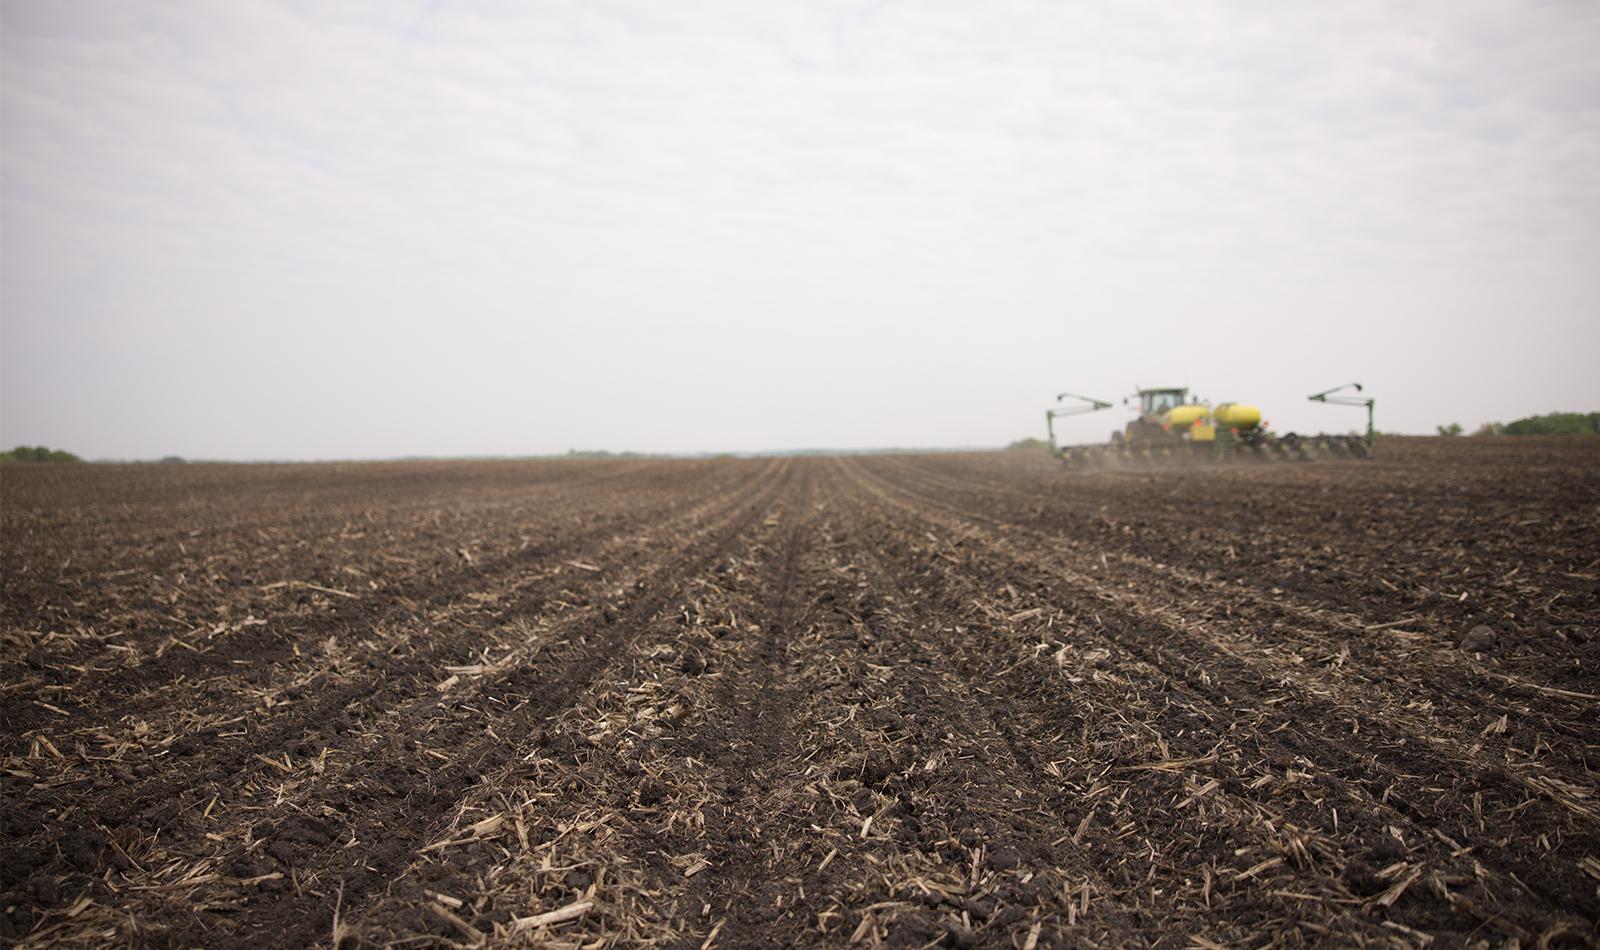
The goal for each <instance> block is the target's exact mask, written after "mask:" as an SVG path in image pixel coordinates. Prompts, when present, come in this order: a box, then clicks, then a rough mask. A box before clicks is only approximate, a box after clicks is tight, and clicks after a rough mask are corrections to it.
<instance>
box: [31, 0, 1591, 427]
mask: <svg viewBox="0 0 1600 950" xmlns="http://www.w3.org/2000/svg"><path fill="white" fill-rule="evenodd" d="M0 14H3V17H0V47H3V49H0V52H3V57H0V70H3V74H0V443H4V444H5V445H11V444H15V443H19V442H24V443H29V444H32V443H36V442H42V443H47V444H49V445H52V446H61V447H64V448H67V449H69V450H72V451H76V452H78V453H79V454H82V455H86V456H91V457H112V458H137V457H152V456H159V455H165V454H169V453H176V454H181V455H185V456H192V457H202V458H251V459H253V458H358V457H384V456H395V455H405V454H480V453H481V454H524V453H544V452H561V451H565V450H567V449H568V448H572V447H581V448H609V449H613V450H622V449H635V450H644V451H698V450H755V449H763V448H781V447H800V446H837V447H862V446H887V445H919V446H953V445H997V444H1003V443H1005V442H1007V441H1010V440H1012V439H1015V438H1019V437H1022V436H1026V435H1043V431H1044V426H1043V415H1042V413H1043V410H1044V409H1045V408H1046V407H1047V406H1048V405H1050V404H1051V400H1052V397H1053V396H1054V394H1055V393H1057V392H1059V391H1061V390H1071V391H1074V392H1084V393H1088V394H1091V395H1097V396H1101V397H1103V398H1117V397H1120V396H1122V395H1123V394H1125V393H1127V392H1129V391H1131V390H1132V388H1133V387H1134V386H1135V385H1136V384H1139V385H1146V386H1151V385H1190V386H1193V387H1195V389H1196V390H1197V391H1198V392H1199V394H1200V395H1202V396H1205V397H1208V398H1211V399H1215V400H1224V399H1232V400H1238V401H1245V402H1254V403H1257V404H1259V405H1261V406H1262V407H1263V409H1264V410H1265V412H1266V416H1267V418H1268V420H1269V421H1271V422H1272V423H1273V425H1274V427H1275V428H1277V429H1279V430H1288V429H1298V430H1300V431H1307V430H1317V429H1328V430H1338V431H1344V430H1348V429H1351V428H1354V427H1357V426H1358V425H1360V424H1361V414H1360V412H1359V410H1354V409H1344V410H1340V409H1334V408H1330V407H1324V406H1318V405H1315V404H1311V403H1308V402H1306V401H1305V398H1304V397H1305V395H1306V394H1307V393H1309V392H1312V391H1315V390H1319V389H1325V388H1327V387H1330V386H1333V385H1337V384H1339V383H1344V382H1349V381H1352V380H1359V381H1361V382H1364V383H1366V384H1368V388H1369V390H1370V392H1371V393H1372V394H1373V395H1375V396H1376V397H1377V398H1378V423H1379V426H1380V428H1383V429H1388V430H1399V431H1408V432H1431V431H1432V429H1433V427H1434V426H1435V425H1436V424H1439V423H1444V422H1451V421H1458V422H1460V423H1462V424H1463V425H1465V426H1467V427H1468V428H1471V427H1473V426H1475V425H1476V424H1478V423H1481V422H1484V421H1488V420H1501V421H1507V420H1509V419H1512V418H1516V417H1519V416H1523V415H1529V414H1533V413H1539V412H1547V411H1551V410H1586V411H1589V410H1600V372H1597V370H1596V356H1597V354H1600V295H1597V291H1600V5H1596V4H1593V3H1588V2H1543V3H1526V4H1514V3H1478V2H1470V0H1468V2H1460V0H1451V2H1442V3H1436V4H1428V3H1408V4H1388V3H1384V4H1368V3H1361V2H1348V3H1344V2H1341V3H1326V2H1321V0H1318V2H1295V0H1289V2H1282V3H1251V4H1238V5H1228V4H1220V5H1219V4H1214V3H1206V2H1196V3H1187V2H1186V3H1170V2H1150V3H1144V4H1139V3H1127V2H1120V0H1119V2H1111V3H1106V4H1103V5H1091V4H1078V3H1064V2H1048V3H1039V4H1028V3H1009V2H984V3H972V2H968V0H958V2H950V3H926V4H923V3H916V4H913V3H865V2H850V3H830V2H810V0H807V2H796V3H766V2H762V3H749V2H740V0H730V2H726V3H699V2H673V3H654V2H641V3H612V2H592V0H581V2H568V3H523V2H516V3H505V4H495V3H454V2H449V0H445V2H433V3H425V4H415V3H403V2H393V0H380V2H372V3H365V4H363V3H340V4H330V3H323V2H311V0H307V2H289V3H247V2H242V0H230V2H226V3H215V2H194V3H175V2H174V3H164V2H139V3H126V2H116V3H105V4H100V3H91V2H82V0H73V2H65V3H64V2H60V0H47V2H37V3H36V2H17V0H0ZM1126 418H1127V413H1126V411H1125V410H1123V409H1121V408H1120V407H1119V408H1118V409H1116V410H1114V411H1111V412H1105V413H1100V414H1098V415H1096V416H1094V417H1091V418H1088V419H1085V420H1079V421H1074V422H1072V423H1070V424H1068V425H1067V426H1066V427H1064V432H1063V435H1064V437H1065V438H1066V439H1067V440H1069V441H1100V440H1103V439H1104V438H1105V437H1106V435H1107V434H1108V433H1109V432H1110V430H1111V429H1112V428H1113V427H1117V426H1120V425H1121V424H1122V423H1123V422H1124V421H1125V420H1126Z"/></svg>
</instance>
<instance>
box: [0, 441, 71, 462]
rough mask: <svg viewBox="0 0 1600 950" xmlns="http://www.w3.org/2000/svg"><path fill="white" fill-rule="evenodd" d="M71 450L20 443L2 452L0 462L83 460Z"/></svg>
mask: <svg viewBox="0 0 1600 950" xmlns="http://www.w3.org/2000/svg"><path fill="white" fill-rule="evenodd" d="M81 461H83V459H81V458H78V457H77V456H76V455H73V454H72V453H71V452H63V451H61V450H60V449H50V448H46V447H44V446H42V445H32V446H30V445H19V446H17V447H16V448H14V449H12V450H11V451H9V452H0V462H81Z"/></svg>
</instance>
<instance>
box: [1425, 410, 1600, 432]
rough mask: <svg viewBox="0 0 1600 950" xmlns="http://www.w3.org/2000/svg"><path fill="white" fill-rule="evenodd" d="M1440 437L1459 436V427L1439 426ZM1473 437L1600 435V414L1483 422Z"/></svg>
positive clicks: (1576, 413)
mask: <svg viewBox="0 0 1600 950" xmlns="http://www.w3.org/2000/svg"><path fill="white" fill-rule="evenodd" d="M1438 429H1439V434H1440V435H1460V434H1461V425H1460V424H1459V423H1455V422H1452V423H1450V424H1449V425H1447V426H1439V427H1438ZM1473 435H1600V412H1551V413H1547V414H1545V415H1542V416H1529V417H1528V418H1526V419H1518V420H1517V421H1516V422H1507V423H1504V424H1502V423H1499V422H1485V423H1484V424H1483V425H1481V426H1479V427H1478V431H1476V432H1474V433H1473Z"/></svg>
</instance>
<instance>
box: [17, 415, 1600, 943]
mask: <svg viewBox="0 0 1600 950" xmlns="http://www.w3.org/2000/svg"><path fill="white" fill-rule="evenodd" d="M1381 453H1382V454H1381V458H1380V459H1379V460H1377V461H1374V462H1337V463H1312V464H1303V465H1276V466H1239V467H1231V468H1220V469H1205V470H1175V471H1159V472H1144V471H1120V472H1102V473H1086V474H1085V473H1069V472H1066V471H1063V470H1062V468H1061V467H1060V466H1059V465H1057V464H1056V463H1054V462H1053V461H1051V460H1050V459H1048V458H1046V457H1043V456H1031V455H1023V454H1018V453H1007V454H972V455H926V456H872V457H846V458H802V459H752V460H731V459H730V460H708V461H655V460H650V461H615V462H609V461H607V462H600V461H595V462H590V461H552V462H471V463H444V462H428V463H394V464H387V463H386V464H358V465H306V466H210V465H205V466H201V465H192V466H185V467H179V466H75V467H68V466H36V467H29V466H13V467H8V468H6V469H5V471H4V473H3V475H0V491H3V496H0V497H3V504H4V507H3V516H4V520H3V529H4V550H3V562H0V563H3V568H4V596H3V601H0V611H3V612H0V626H3V636H4V640H3V645H0V669H3V691H0V715H3V717H4V724H5V726H6V729H5V733H4V743H5V746H4V750H3V754H4V772H3V774H0V782H3V785H4V796H5V799H4V800H5V813H4V824H3V828H0V844H3V849H4V854H3V865H4V866H3V868H0V874H3V879H0V886H3V897H0V900H3V902H4V915H3V917H0V927H3V928H4V930H3V936H4V939H5V941H6V942H8V943H17V944H23V945H44V944H52V943H65V942H70V943H78V944H86V943H94V944H99V943H107V942H118V943H120V942H133V943H139V944H151V943H154V944H163V945H165V944H182V945H191V946H200V945H206V946H217V945H223V944H258V945H272V946H303V945H310V944H316V943H321V944H332V943H338V942H341V941H343V942H345V943H346V944H347V945H381V944H385V943H401V944H408V945H410V944H417V943H433V944H451V943H454V944H461V945H476V944H481V943H483V942H485V941H487V942H490V943H512V944H523V945H535V944H539V945H551V946H561V945H572V946H577V945H595V946H601V945H621V946H634V945H642V944H647V943H651V942H654V943H659V944H662V945H668V946H681V947H732V946H751V945H784V944H788V945H793V944H808V945H844V944H849V943H855V944H858V945H863V946H871V945H876V944H880V943H883V944H889V945H893V946H905V947H922V946H930V945H938V946H969V945H980V946H999V947H1012V946H1015V947H1034V946H1053V945H1084V944H1099V945H1142V944H1155V943H1159V944H1163V945H1170V946H1186V945H1201V946H1211V945H1229V946H1262V945H1266V944H1269V943H1273V942H1278V943H1284V944H1290V945H1300V944H1321V943H1329V942H1337V943H1376V944H1394V945H1421V944H1425V943H1427V942H1429V941H1430V939H1437V940H1439V941H1440V942H1441V945H1461V944H1476V943H1480V942H1488V943H1489V944H1492V945H1501V944H1503V943H1506V942H1507V941H1509V940H1516V941H1519V942H1520V943H1521V944H1522V945H1524V946H1529V945H1534V944H1539V943H1540V941H1545V942H1546V943H1547V944H1553V945H1561V944H1562V942H1563V941H1565V942H1570V943H1572V944H1574V945H1582V944H1584V943H1586V942H1592V941H1594V940H1595V939H1596V934H1597V931H1596V926H1597V923H1596V921H1597V918H1600V891H1597V889H1600V772H1597V770H1600V715H1597V708H1596V704H1597V694H1600V440H1587V441H1585V440H1573V441H1560V440H1551V441H1538V440H1533V441H1528V440H1522V441H1518V440H1509V439H1508V440H1496V439H1487V440H1485V439H1456V440H1429V439H1418V440H1400V439H1397V440H1391V441H1389V442H1387V443H1385V444H1384V445H1383V446H1382V447H1381ZM1480 625H1487V626H1488V627H1491V628H1492V633H1484V632H1482V631H1479V632H1478V633H1476V634H1473V633H1472V631H1474V629H1475V628H1477V627H1479V626H1480ZM1469 635H1470V639H1467V642H1466V643H1465V645H1464V644H1463V640H1464V638H1469Z"/></svg>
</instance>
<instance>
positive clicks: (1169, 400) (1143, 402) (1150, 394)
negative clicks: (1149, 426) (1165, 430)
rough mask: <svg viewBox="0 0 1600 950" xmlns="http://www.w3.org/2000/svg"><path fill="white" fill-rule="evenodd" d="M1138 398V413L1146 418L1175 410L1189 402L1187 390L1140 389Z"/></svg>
mask: <svg viewBox="0 0 1600 950" xmlns="http://www.w3.org/2000/svg"><path fill="white" fill-rule="evenodd" d="M1138 396H1139V412H1140V413H1141V414H1143V415H1146V416H1159V415H1161V414H1162V413H1164V412H1166V411H1167V410H1168V409H1176V408H1178V407H1179V406H1182V405H1185V404H1186V403H1188V401H1189V390H1188V389H1187V388H1184V389H1141V390H1139V393H1138Z"/></svg>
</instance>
